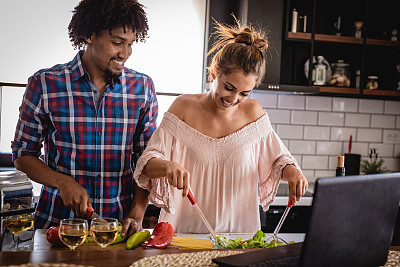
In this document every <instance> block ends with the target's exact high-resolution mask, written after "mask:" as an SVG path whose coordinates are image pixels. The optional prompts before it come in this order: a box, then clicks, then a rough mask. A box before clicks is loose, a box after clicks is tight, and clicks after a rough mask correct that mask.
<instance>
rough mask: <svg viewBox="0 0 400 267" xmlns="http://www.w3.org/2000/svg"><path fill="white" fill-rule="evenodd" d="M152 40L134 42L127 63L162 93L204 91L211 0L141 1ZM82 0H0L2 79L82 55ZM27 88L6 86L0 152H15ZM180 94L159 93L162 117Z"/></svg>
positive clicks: (19, 78) (22, 77) (21, 78)
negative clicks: (77, 15)
mask: <svg viewBox="0 0 400 267" xmlns="http://www.w3.org/2000/svg"><path fill="white" fill-rule="evenodd" d="M140 2H141V3H142V4H143V5H145V6H146V12H147V14H148V20H149V38H148V39H147V40H146V42H145V43H138V44H136V43H135V44H134V46H133V53H132V56H131V57H130V59H129V60H128V61H127V63H126V66H127V67H129V68H132V69H135V70H138V71H140V72H144V73H146V74H148V75H150V76H151V77H152V79H153V81H154V84H155V88H156V91H157V92H168V93H200V92H201V87H202V73H203V71H202V70H203V46H204V28H205V12H206V0H168V1H165V0H142V1H140ZM78 3H79V1H78V0H68V1H66V0H64V1H54V0H36V1H31V0H12V1H1V2H0V36H2V38H1V41H0V82H7V83H22V84H25V83H26V82H27V79H28V77H29V76H31V75H32V74H33V73H34V72H36V71H37V70H39V69H42V68H48V67H51V66H53V65H55V64H58V63H65V62H68V61H70V60H71V59H72V58H73V57H74V56H75V55H76V53H77V50H74V49H73V47H72V45H71V43H70V41H69V38H68V25H69V22H70V20H71V17H72V10H73V8H74V7H75V6H76V5H77V4H78ZM23 91H24V88H17V87H3V88H2V101H1V103H0V108H1V113H2V114H1V126H0V130H1V131H0V152H10V142H11V140H12V139H13V137H14V130H15V126H16V122H17V119H18V107H19V105H20V104H21V101H22V95H23ZM174 98H175V97H171V96H160V97H159V121H160V120H161V119H162V117H163V114H164V112H165V111H166V110H167V109H168V108H169V106H170V104H171V103H172V101H173V100H174Z"/></svg>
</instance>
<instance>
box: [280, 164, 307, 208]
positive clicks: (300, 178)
mask: <svg viewBox="0 0 400 267" xmlns="http://www.w3.org/2000/svg"><path fill="white" fill-rule="evenodd" d="M282 180H284V181H288V183H289V198H290V200H291V201H292V203H293V205H295V204H296V201H299V200H300V197H301V196H303V195H304V194H305V193H306V191H307V188H308V182H307V179H306V177H304V175H303V174H302V173H301V171H300V170H299V169H297V168H296V167H295V166H294V165H286V167H285V168H283V171H282Z"/></svg>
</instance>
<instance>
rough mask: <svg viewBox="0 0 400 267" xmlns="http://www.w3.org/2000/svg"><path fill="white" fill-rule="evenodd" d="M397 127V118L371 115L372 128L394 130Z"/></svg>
mask: <svg viewBox="0 0 400 267" xmlns="http://www.w3.org/2000/svg"><path fill="white" fill-rule="evenodd" d="M395 127H396V116H392V115H371V128H385V129H394V128H395Z"/></svg>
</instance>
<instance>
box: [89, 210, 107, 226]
mask: <svg viewBox="0 0 400 267" xmlns="http://www.w3.org/2000/svg"><path fill="white" fill-rule="evenodd" d="M86 216H87V217H88V218H89V219H91V220H93V219H97V220H99V221H101V222H104V223H106V222H107V221H106V220H105V219H104V218H103V217H101V216H100V215H99V214H97V213H96V212H94V209H93V208H92V207H89V206H88V207H87V210H86Z"/></svg>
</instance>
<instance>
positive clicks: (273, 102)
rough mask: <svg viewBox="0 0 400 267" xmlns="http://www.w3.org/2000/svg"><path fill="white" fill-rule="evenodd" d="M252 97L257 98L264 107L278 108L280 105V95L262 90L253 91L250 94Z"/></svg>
mask: <svg viewBox="0 0 400 267" xmlns="http://www.w3.org/2000/svg"><path fill="white" fill-rule="evenodd" d="M250 98H252V99H255V100H257V101H258V102H259V103H260V104H261V106H262V107H263V108H277V107H278V95H277V94H268V93H266V92H262V91H253V92H252V93H251V94H250Z"/></svg>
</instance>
